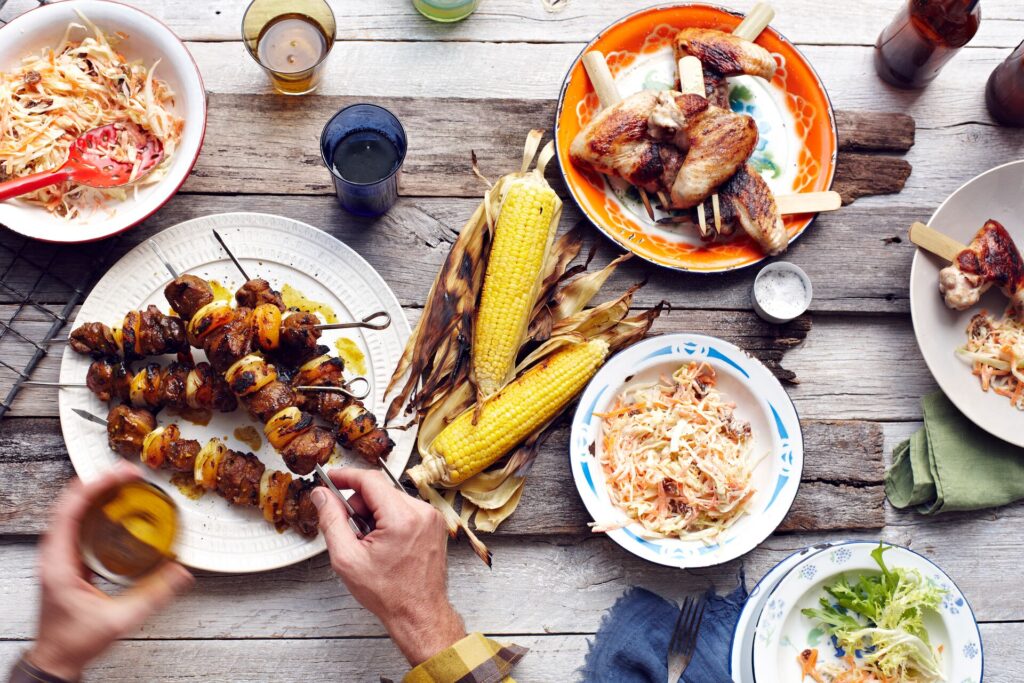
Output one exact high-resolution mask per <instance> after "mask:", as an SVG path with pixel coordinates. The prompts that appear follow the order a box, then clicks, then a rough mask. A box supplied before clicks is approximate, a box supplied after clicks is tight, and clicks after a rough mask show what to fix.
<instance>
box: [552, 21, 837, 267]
mask: <svg viewBox="0 0 1024 683" xmlns="http://www.w3.org/2000/svg"><path fill="white" fill-rule="evenodd" d="M742 19H743V15H742V14H739V13H737V12H731V11H728V10H725V9H721V8H719V7H714V6H711V5H671V6H664V7H652V8H650V9H646V10H642V11H640V12H636V13H634V14H630V15H629V16H626V17H623V18H622V19H620V20H619V21H617V22H615V23H614V24H612V25H611V26H609V27H608V28H606V29H605V30H604V31H602V32H601V33H599V34H598V35H597V37H596V38H594V39H593V40H592V41H590V43H589V44H588V45H587V46H586V47H585V48H584V49H583V52H581V53H580V56H581V57H582V55H583V54H584V53H586V52H587V51H589V50H600V51H601V52H603V53H604V55H605V57H606V58H607V59H608V66H609V68H610V69H611V72H612V75H613V76H614V77H615V81H616V83H617V84H618V87H619V92H620V93H621V94H622V95H624V96H625V95H630V94H632V93H635V92H639V91H640V90H643V89H648V90H665V89H668V88H670V87H672V85H673V83H674V81H675V78H676V65H675V59H674V57H673V53H672V39H673V37H674V36H675V33H676V31H678V30H679V29H681V28H684V27H687V26H699V27H705V28H715V29H720V30H723V31H732V30H733V29H734V28H736V26H738V25H739V23H740V21H742ZM757 43H758V44H759V45H761V46H763V47H764V48H766V49H767V50H768V51H769V52H771V53H772V54H773V55H774V56H775V61H776V62H778V65H779V68H778V71H776V73H775V77H774V78H773V79H772V81H771V83H768V82H767V81H765V80H764V79H760V78H755V77H752V76H738V77H735V78H730V79H729V90H730V94H729V101H730V103H731V105H732V108H733V110H734V111H739V112H744V113H746V114H750V115H751V116H752V117H753V118H754V120H755V121H757V128H758V132H759V133H760V140H759V142H758V146H757V149H756V150H755V151H754V154H753V156H752V157H751V159H750V163H751V164H753V165H754V166H755V167H756V168H757V169H758V170H759V171H760V172H761V174H762V175H763V176H764V178H765V179H766V180H767V181H768V184H769V185H770V186H771V188H772V190H773V191H774V192H775V193H776V194H792V193H796V192H810V191H816V190H827V189H829V188H830V187H831V185H832V176H833V175H834V174H835V168H836V149H837V146H838V143H837V135H836V128H835V120H834V116H833V113H832V105H831V103H830V102H829V99H828V95H827V94H826V93H825V87H824V86H823V85H822V83H821V80H820V79H819V78H818V75H817V74H816V73H815V72H814V69H813V68H811V65H810V64H809V63H808V62H807V60H806V59H804V56H803V55H802V54H800V52H799V51H798V50H797V49H796V47H794V46H793V44H792V43H790V42H789V41H788V40H786V39H785V38H784V37H782V35H780V34H779V33H778V32H777V31H775V30H774V29H772V28H770V27H769V28H767V29H765V30H764V31H763V32H762V33H761V35H760V36H759V37H758V39H757ZM599 109H600V105H599V103H598V99H597V95H596V94H595V93H594V89H593V88H592V87H591V85H590V80H589V78H588V77H587V73H586V71H584V69H583V64H582V63H581V61H580V58H579V57H577V58H576V61H575V62H574V63H573V65H572V67H571V68H570V69H569V73H568V74H566V77H565V83H563V85H562V92H561V96H560V97H559V102H558V112H557V114H556V117H555V141H556V145H557V149H558V161H559V165H560V166H561V168H562V175H563V177H564V178H565V182H566V185H568V186H569V190H570V192H572V196H573V198H574V199H575V200H576V203H577V204H578V205H579V206H580V209H581V210H582V211H583V213H585V214H586V215H587V217H588V218H590V220H591V221H592V222H593V223H594V224H595V225H596V226H597V227H598V228H599V229H600V230H601V231H602V232H604V233H605V234H606V235H608V236H609V237H611V238H612V239H613V240H615V241H616V242H618V243H619V244H620V245H622V246H623V247H624V248H626V249H628V250H629V251H632V252H633V253H635V254H638V255H639V256H642V257H643V258H645V259H647V260H648V261H651V262H652V263H657V264H659V265H662V266H667V267H669V268H675V269H678V270H687V271H697V272H708V273H711V272H722V271H727V270H734V269H737V268H743V267H746V266H749V265H752V264H754V263H757V262H759V261H761V260H763V259H764V258H765V256H764V254H763V253H762V252H761V250H760V249H758V247H757V245H756V244H755V243H754V242H753V241H751V240H750V239H749V238H747V237H746V236H745V235H744V236H740V235H737V236H735V237H733V239H732V241H729V242H723V243H714V244H707V243H704V242H701V241H700V239H699V237H698V236H697V233H696V230H695V229H694V228H693V227H692V226H690V225H688V224H681V225H680V224H674V225H664V224H661V225H659V224H657V223H655V222H654V221H652V220H650V219H649V218H648V216H647V213H646V211H644V207H643V204H641V202H640V197H639V196H638V195H637V193H636V190H634V189H633V188H628V189H627V190H625V191H617V190H614V189H613V188H612V187H611V186H610V185H609V184H608V183H606V181H605V179H604V178H602V177H601V176H599V175H597V174H594V173H592V172H591V171H589V170H584V169H582V168H578V167H576V166H575V165H573V163H572V162H571V161H570V160H569V145H570V144H571V143H572V140H573V138H574V137H576V134H577V133H578V132H579V131H580V129H582V128H583V126H585V125H586V124H587V122H589V121H590V118H591V117H592V116H593V115H594V113H595V112H597V111H598V110H599ZM813 220H814V215H799V216H787V217H786V228H787V230H788V231H789V240H790V242H792V241H793V240H794V239H796V238H797V237H799V236H800V235H801V234H803V232H804V230H806V229H807V226H809V225H810V224H811V221H813Z"/></svg>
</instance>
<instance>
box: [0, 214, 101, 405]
mask: <svg viewBox="0 0 1024 683" xmlns="http://www.w3.org/2000/svg"><path fill="white" fill-rule="evenodd" d="M118 241H119V240H117V239H115V240H108V241H106V242H104V243H102V244H92V245H55V244H44V243H41V242H34V241H32V240H29V239H27V238H24V237H20V236H17V235H14V234H12V233H6V234H4V235H2V236H0V386H5V385H7V384H8V383H9V382H11V383H12V384H11V386H10V388H9V389H8V391H7V394H6V397H5V398H4V400H3V401H2V402H0V419H2V418H3V416H4V415H6V414H7V412H8V411H9V410H10V408H11V405H12V403H13V401H14V398H15V397H16V396H17V395H18V392H19V391H20V389H21V384H22V382H24V381H25V380H27V379H28V378H29V376H30V375H31V374H32V371H33V370H35V369H36V367H37V366H38V365H39V363H40V361H42V360H43V358H44V357H45V356H46V355H47V354H48V352H49V351H50V350H51V348H53V349H54V350H55V351H57V352H60V351H62V350H63V346H62V345H63V343H64V342H65V340H66V338H67V337H66V335H64V334H61V331H62V330H63V329H64V327H65V325H66V324H67V322H68V319H69V317H70V316H71V314H72V312H73V311H74V309H75V306H77V305H78V304H79V303H81V301H82V298H83V296H84V295H85V292H86V291H88V287H89V286H90V285H91V284H92V282H93V280H94V279H95V277H96V276H97V274H98V273H99V272H101V271H102V269H103V267H104V266H105V265H106V260H107V259H106V258H103V256H104V255H105V254H109V253H111V252H116V251H117V246H116V245H117V242H118ZM58 273H59V274H58Z"/></svg>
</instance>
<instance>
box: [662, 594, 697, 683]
mask: <svg viewBox="0 0 1024 683" xmlns="http://www.w3.org/2000/svg"><path fill="white" fill-rule="evenodd" d="M706 604H707V600H706V599H704V598H703V597H701V598H697V599H696V600H695V599H694V598H693V597H691V596H689V595H688V596H686V599H685V600H683V606H682V607H680V608H679V616H678V617H676V625H675V626H673V627H672V639H671V640H669V641H668V683H678V681H679V677H680V676H682V675H683V672H685V671H686V667H688V666H689V665H690V660H691V659H693V653H694V652H695V651H696V650H697V634H698V633H700V622H701V620H702V619H703V618H704V606H705V605H706Z"/></svg>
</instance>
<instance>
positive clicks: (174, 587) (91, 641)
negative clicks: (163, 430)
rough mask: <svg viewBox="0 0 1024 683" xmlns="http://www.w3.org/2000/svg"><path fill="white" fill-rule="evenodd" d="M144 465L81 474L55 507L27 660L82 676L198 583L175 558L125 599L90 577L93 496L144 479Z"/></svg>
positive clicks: (59, 673)
mask: <svg viewBox="0 0 1024 683" xmlns="http://www.w3.org/2000/svg"><path fill="white" fill-rule="evenodd" d="M141 476H142V475H141V473H140V472H139V470H138V468H136V467H135V466H133V465H130V464H128V463H119V464H118V466H117V467H115V468H114V469H113V470H111V471H109V472H107V473H105V474H104V475H103V476H101V477H100V478H99V479H97V480H96V481H93V482H90V483H89V484H83V483H82V482H81V481H79V480H78V479H75V480H74V481H73V482H71V484H69V485H68V487H67V488H66V489H65V491H64V493H63V495H61V497H60V498H59V499H58V501H57V504H56V505H55V506H54V509H53V518H52V520H51V522H50V529H49V531H47V533H46V536H45V537H44V538H43V540H42V542H41V543H40V546H39V579H40V583H41V584H42V600H41V606H40V613H39V634H38V635H37V637H36V642H35V644H34V645H33V647H32V649H31V650H30V651H29V652H28V654H27V655H26V659H27V661H28V662H29V663H30V664H32V665H33V666H35V667H37V668H39V669H42V670H43V671H45V672H47V673H49V674H52V675H54V676H58V677H60V678H63V679H66V680H76V679H78V678H79V677H81V675H82V670H83V669H84V668H85V666H86V664H88V663H89V662H90V661H91V660H93V659H94V658H96V657H97V656H99V655H100V654H101V653H102V652H103V651H104V650H106V649H107V648H108V647H110V645H111V643H113V642H114V641H115V640H117V639H118V638H121V637H123V636H125V635H127V634H128V633H129V632H131V631H132V630H134V629H135V628H136V627H137V626H139V624H141V623H142V622H143V621H145V620H146V618H147V617H148V616H149V615H151V614H152V613H154V612H156V611H157V610H159V609H160V608H162V607H164V606H165V605H167V604H168V603H169V602H170V601H171V599H172V598H173V597H174V596H175V595H177V594H179V593H182V592H184V591H186V590H187V589H188V588H190V587H191V585H192V582H193V578H192V575H191V574H189V572H188V571H187V570H186V569H185V568H184V567H182V566H181V565H180V564H177V563H175V562H168V563H166V564H164V565H163V566H162V567H161V568H160V569H158V570H157V571H155V572H153V573H152V574H150V575H149V576H147V577H146V578H144V579H143V580H142V581H140V582H139V583H137V584H136V585H134V586H132V587H131V588H130V589H128V590H126V591H125V592H124V593H122V594H121V595H118V596H117V597H112V596H110V595H107V594H106V593H104V592H103V591H101V590H100V589H99V588H96V587H95V586H94V585H92V583H90V581H89V579H90V572H89V570H88V569H87V568H86V567H85V565H83V564H82V560H81V556H80V555H79V550H78V533H79V527H80V526H81V524H82V518H83V516H84V515H85V511H86V509H87V508H88V507H89V503H90V502H91V501H92V499H93V498H94V497H95V496H97V495H99V494H100V493H102V492H103V491H104V490H106V489H107V488H109V487H111V486H115V485H117V484H121V483H124V482H127V481H132V480H135V479H140V478H141Z"/></svg>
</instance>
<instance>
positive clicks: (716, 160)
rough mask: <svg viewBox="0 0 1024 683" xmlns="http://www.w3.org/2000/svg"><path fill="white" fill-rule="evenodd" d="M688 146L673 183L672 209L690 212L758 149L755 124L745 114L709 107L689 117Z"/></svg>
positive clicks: (687, 128) (687, 127)
mask: <svg viewBox="0 0 1024 683" xmlns="http://www.w3.org/2000/svg"><path fill="white" fill-rule="evenodd" d="M686 135H687V138H688V141H689V144H690V148H689V151H687V153H686V158H685V159H684V160H683V165H682V168H680V169H679V173H678V175H676V178H675V181H674V182H673V184H672V191H671V202H672V206H673V208H678V209H689V208H692V207H694V206H697V205H698V204H700V203H701V202H702V201H704V200H705V199H707V198H708V197H709V196H710V195H711V193H712V192H714V191H715V188H717V187H718V186H719V185H721V184H722V183H724V182H725V181H726V180H728V179H729V178H731V177H732V176H733V175H735V173H736V172H737V171H738V170H739V169H740V168H742V167H743V165H744V164H745V163H746V162H747V159H749V158H750V155H751V154H752V153H753V152H754V147H756V146H757V137H758V136H757V124H756V123H754V119H752V118H751V117H749V116H747V115H746V114H736V113H733V112H731V111H729V110H727V109H722V108H720V107H714V106H709V107H708V108H707V109H706V110H705V111H703V112H701V113H699V114H697V115H696V116H694V117H692V118H689V119H688V120H687V125H686Z"/></svg>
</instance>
